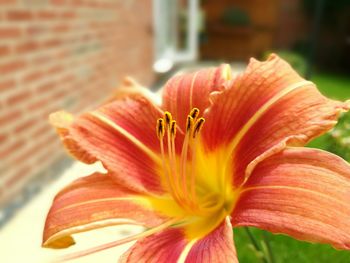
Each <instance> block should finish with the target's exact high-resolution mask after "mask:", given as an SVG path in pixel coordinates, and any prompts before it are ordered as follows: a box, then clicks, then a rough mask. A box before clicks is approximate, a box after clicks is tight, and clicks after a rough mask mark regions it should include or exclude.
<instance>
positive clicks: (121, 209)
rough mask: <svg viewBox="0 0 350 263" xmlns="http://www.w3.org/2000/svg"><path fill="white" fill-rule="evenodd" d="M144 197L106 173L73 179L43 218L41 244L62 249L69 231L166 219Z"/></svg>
mask: <svg viewBox="0 0 350 263" xmlns="http://www.w3.org/2000/svg"><path fill="white" fill-rule="evenodd" d="M142 201H143V197H142V196H139V195H137V194H135V193H134V192H131V191H130V190H126V189H125V188H123V187H121V186H120V185H118V184H116V183H115V182H114V181H113V180H112V179H111V177H110V176H109V175H108V174H100V173H95V174H92V175H90V176H87V177H83V178H81V179H78V180H76V181H75V182H73V183H72V184H70V185H69V186H67V187H66V188H64V189H62V190H61V191H60V192H59V193H58V194H57V196H56V197H55V199H54V201H53V204H52V206H51V209H50V211H49V213H48V215H47V218H46V224H45V228H44V235H43V246H44V247H50V248H65V247H69V246H71V245H73V244H74V240H73V238H72V237H71V235H72V234H75V233H78V232H83V231H88V230H91V229H95V228H100V227H105V226H109V225H117V224H138V225H144V226H147V227H153V226H156V225H159V224H160V223H162V222H163V220H164V219H165V218H164V217H161V216H159V215H157V214H156V213H154V212H153V211H152V209H151V207H146V206H144V205H143V204H144V203H143V202H142Z"/></svg>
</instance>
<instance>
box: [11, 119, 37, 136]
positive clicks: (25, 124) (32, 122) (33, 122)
mask: <svg viewBox="0 0 350 263" xmlns="http://www.w3.org/2000/svg"><path fill="white" fill-rule="evenodd" d="M38 122H39V119H36V118H32V119H29V120H26V121H23V122H22V123H20V124H18V125H17V126H16V127H15V128H14V132H15V133H22V132H25V131H26V130H28V129H30V128H31V127H33V126H35V125H36V124H37V123H38Z"/></svg>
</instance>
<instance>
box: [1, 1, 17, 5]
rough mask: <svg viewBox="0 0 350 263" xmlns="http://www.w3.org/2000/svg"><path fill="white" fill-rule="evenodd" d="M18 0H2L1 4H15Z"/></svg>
mask: <svg viewBox="0 0 350 263" xmlns="http://www.w3.org/2000/svg"><path fill="white" fill-rule="evenodd" d="M16 1H17V0H0V5H11V4H15V3H16Z"/></svg>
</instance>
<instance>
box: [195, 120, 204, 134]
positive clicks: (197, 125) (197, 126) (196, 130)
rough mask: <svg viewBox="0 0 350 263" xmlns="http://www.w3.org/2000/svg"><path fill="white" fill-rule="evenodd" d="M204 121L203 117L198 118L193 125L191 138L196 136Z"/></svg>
mask: <svg viewBox="0 0 350 263" xmlns="http://www.w3.org/2000/svg"><path fill="white" fill-rule="evenodd" d="M204 122H205V119H204V118H199V119H198V120H197V121H196V123H195V125H194V129H193V138H196V136H197V135H198V133H199V132H200V131H201V129H202V127H203V124H204Z"/></svg>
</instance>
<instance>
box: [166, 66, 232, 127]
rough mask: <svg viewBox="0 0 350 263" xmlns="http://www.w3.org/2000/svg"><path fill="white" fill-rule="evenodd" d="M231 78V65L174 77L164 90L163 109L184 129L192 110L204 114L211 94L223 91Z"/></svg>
mask: <svg viewBox="0 0 350 263" xmlns="http://www.w3.org/2000/svg"><path fill="white" fill-rule="evenodd" d="M230 78H231V69H230V67H229V65H222V66H220V67H218V68H209V69H203V70H200V71H196V72H193V73H185V74H181V75H178V76H174V77H172V78H171V79H170V80H169V81H168V82H167V83H166V85H165V87H164V89H163V106H162V107H163V109H164V110H167V111H169V112H171V114H173V117H174V118H175V120H176V121H177V123H178V125H180V127H181V128H182V129H183V128H184V127H185V124H186V119H187V115H188V114H189V112H190V111H191V109H192V108H194V107H196V108H198V109H199V110H200V111H201V112H203V111H204V110H205V109H206V108H207V107H208V106H209V105H210V101H209V95H210V93H212V92H213V91H220V90H222V89H223V85H224V83H225V82H226V81H227V80H228V79H230Z"/></svg>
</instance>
